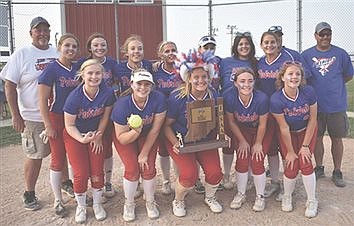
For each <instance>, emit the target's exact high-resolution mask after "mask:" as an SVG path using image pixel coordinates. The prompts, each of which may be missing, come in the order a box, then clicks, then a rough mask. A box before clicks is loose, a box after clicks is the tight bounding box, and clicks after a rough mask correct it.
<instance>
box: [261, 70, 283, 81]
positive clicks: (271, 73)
mask: <svg viewBox="0 0 354 226" xmlns="http://www.w3.org/2000/svg"><path fill="white" fill-rule="evenodd" d="M278 72H279V71H278V70H276V71H267V70H266V71H263V70H258V75H259V78H261V79H268V78H271V79H275V78H277V74H278Z"/></svg>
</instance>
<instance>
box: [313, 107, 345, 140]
mask: <svg viewBox="0 0 354 226" xmlns="http://www.w3.org/2000/svg"><path fill="white" fill-rule="evenodd" d="M317 124H318V133H317V136H319V137H321V136H323V135H324V133H325V132H326V130H327V131H328V134H329V136H330V137H336V138H343V137H346V136H347V134H348V130H349V122H348V116H347V113H346V112H345V111H343V112H335V113H322V112H319V113H318V114H317Z"/></svg>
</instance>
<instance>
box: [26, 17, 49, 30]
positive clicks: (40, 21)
mask: <svg viewBox="0 0 354 226" xmlns="http://www.w3.org/2000/svg"><path fill="white" fill-rule="evenodd" d="M39 24H46V25H47V26H48V27H50V24H49V23H48V21H47V20H46V19H44V18H43V17H40V16H39V17H36V18H33V20H32V22H31V24H30V27H31V29H33V28H35V27H37V26H38V25H39Z"/></svg>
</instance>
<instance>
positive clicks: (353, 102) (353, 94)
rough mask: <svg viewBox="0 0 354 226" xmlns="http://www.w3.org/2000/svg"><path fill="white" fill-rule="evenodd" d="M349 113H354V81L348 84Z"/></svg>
mask: <svg viewBox="0 0 354 226" xmlns="http://www.w3.org/2000/svg"><path fill="white" fill-rule="evenodd" d="M347 95H348V111H351V112H354V79H352V80H351V81H350V82H348V83H347Z"/></svg>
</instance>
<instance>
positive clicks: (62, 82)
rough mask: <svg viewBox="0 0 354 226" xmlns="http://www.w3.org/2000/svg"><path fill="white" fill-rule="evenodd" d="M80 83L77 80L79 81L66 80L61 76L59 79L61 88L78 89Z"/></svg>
mask: <svg viewBox="0 0 354 226" xmlns="http://www.w3.org/2000/svg"><path fill="white" fill-rule="evenodd" d="M79 83H80V81H79V80H77V79H70V78H69V79H66V78H65V77H64V76H61V77H60V78H59V86H60V87H63V88H64V87H76V86H78V85H79Z"/></svg>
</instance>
